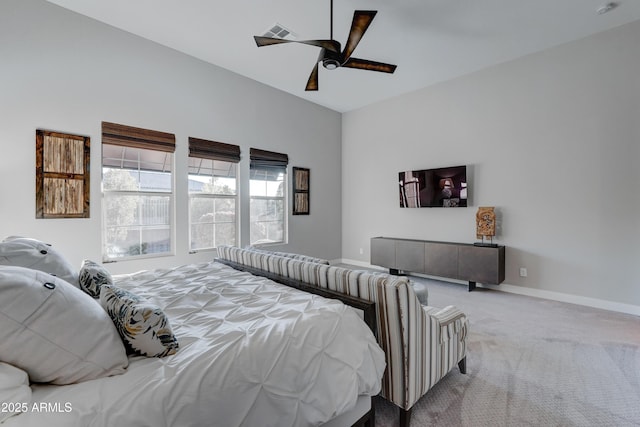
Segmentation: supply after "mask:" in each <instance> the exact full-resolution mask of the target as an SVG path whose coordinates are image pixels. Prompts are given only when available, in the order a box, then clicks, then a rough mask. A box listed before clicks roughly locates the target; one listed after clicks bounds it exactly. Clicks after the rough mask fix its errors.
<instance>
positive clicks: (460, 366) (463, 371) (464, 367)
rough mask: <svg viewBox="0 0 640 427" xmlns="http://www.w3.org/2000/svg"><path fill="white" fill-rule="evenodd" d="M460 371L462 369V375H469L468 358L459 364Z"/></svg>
mask: <svg viewBox="0 0 640 427" xmlns="http://www.w3.org/2000/svg"><path fill="white" fill-rule="evenodd" d="M458 369H460V373H461V374H466V373H467V356H465V357H463V358H462V360H460V361H459V362H458Z"/></svg>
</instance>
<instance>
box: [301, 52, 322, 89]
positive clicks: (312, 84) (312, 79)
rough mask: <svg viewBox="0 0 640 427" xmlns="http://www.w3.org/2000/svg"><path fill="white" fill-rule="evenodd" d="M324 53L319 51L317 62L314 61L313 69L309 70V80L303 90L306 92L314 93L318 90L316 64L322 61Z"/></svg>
mask: <svg viewBox="0 0 640 427" xmlns="http://www.w3.org/2000/svg"><path fill="white" fill-rule="evenodd" d="M325 54H326V52H325V50H324V49H322V50H321V51H320V55H318V60H317V61H316V65H315V67H313V70H311V75H310V76H309V80H308V81H307V86H306V87H305V88H304V90H306V91H316V90H318V64H319V63H320V61H322V60H323V59H324V56H325Z"/></svg>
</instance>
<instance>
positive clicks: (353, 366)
mask: <svg viewBox="0 0 640 427" xmlns="http://www.w3.org/2000/svg"><path fill="white" fill-rule="evenodd" d="M113 279H114V283H115V285H117V286H118V287H121V288H123V289H126V290H128V291H131V292H133V293H135V294H137V295H139V296H141V297H142V298H145V299H147V300H149V301H151V302H153V303H154V304H156V305H157V306H158V307H161V308H162V309H163V310H164V313H166V315H167V317H168V319H169V320H170V323H171V328H172V329H173V333H174V334H175V336H176V338H177V340H178V342H179V350H178V351H177V352H176V353H175V354H173V355H169V356H166V357H143V356H139V355H130V356H129V357H128V367H127V369H126V372H124V373H122V374H119V375H113V376H108V377H103V378H98V379H93V380H88V381H82V382H80V383H76V384H69V385H52V384H31V392H32V393H31V397H30V400H29V402H27V405H26V406H24V409H25V410H24V411H21V412H22V413H20V414H18V415H15V416H11V417H9V418H6V419H5V420H4V422H3V423H2V424H0V425H1V426H2V427H18V426H19V427H30V426H42V425H47V426H50V427H57V426H60V427H62V426H65V427H68V426H82V427H85V426H92V427H93V426H96V427H97V426H114V425H119V426H134V425H135V426H153V427H160V426H180V427H188V426H221V427H234V426H261V427H262V426H278V427H286V426H319V425H331V426H336V427H342V426H346V425H352V424H353V423H354V421H353V420H354V419H355V420H362V419H365V418H360V416H361V415H362V414H368V413H369V412H368V411H369V408H370V403H371V399H370V396H375V395H376V394H378V393H379V392H380V389H381V378H382V376H383V373H384V370H385V356H384V353H383V352H382V350H381V349H380V347H379V346H378V344H377V343H376V340H375V338H374V335H373V333H372V331H371V330H370V329H369V328H368V327H367V325H366V323H365V322H364V321H363V320H362V319H361V316H359V314H358V313H357V312H356V310H354V309H353V308H351V307H349V306H347V305H345V304H343V303H342V302H340V301H337V300H332V299H327V298H324V297H322V296H318V295H313V294H309V293H306V292H303V291H301V290H299V289H294V288H291V287H288V286H285V285H282V284H278V283H275V282H273V281H271V280H269V279H266V278H263V277H257V276H254V275H252V274H250V273H247V272H241V271H237V270H235V269H233V268H231V267H229V266H226V265H223V264H221V263H218V262H209V263H200V264H192V265H185V266H180V267H176V268H172V269H161V270H154V271H143V272H138V273H135V274H129V275H119V276H114V278H113ZM78 327H81V325H78ZM0 345H1V344H0ZM0 403H2V402H0ZM16 403H20V402H16ZM4 406H5V409H8V408H7V407H6V403H5V405H4ZM14 409H15V407H14ZM363 411H364V412H363ZM354 417H355V418H354ZM346 420H348V421H346Z"/></svg>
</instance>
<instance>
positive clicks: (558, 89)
mask: <svg viewBox="0 0 640 427" xmlns="http://www.w3.org/2000/svg"><path fill="white" fill-rule="evenodd" d="M639 40H640V22H638V21H637V22H635V23H631V24H627V25H625V26H622V27H619V28H616V29H613V30H610V31H607V32H604V33H600V34H598V35H595V36H592V37H589V38H586V39H582V40H579V41H576V42H572V43H569V44H565V45H562V46H559V47H557V48H554V49H550V50H547V51H544V52H541V53H537V54H533V55H529V56H526V57H524V58H521V59H518V60H515V61H512V62H508V63H504V64H501V65H498V66H495V67H492V68H489V69H486V70H483V71H480V72H476V73H474V74H471V75H468V76H465V77H462V78H458V79H455V80H452V81H449V82H446V83H443V84H439V85H436V86H433V87H430V88H426V89H423V90H420V91H417V92H413V93H410V94H407V95H403V96H400V97H397V98H394V99H391V100H388V101H384V102H381V103H378V104H375V105H372V106H369V107H365V108H362V109H360V110H356V111H352V112H349V113H345V114H344V115H343V135H342V144H343V152H342V156H343V157H342V164H343V181H342V183H343V186H342V188H343V194H342V196H343V199H342V200H343V204H342V212H343V223H342V229H343V234H342V256H343V259H346V260H353V261H356V262H363V263H366V262H368V261H369V239H370V238H371V237H374V236H391V237H406V238H417V239H430V240H445V241H459V242H473V241H475V240H476V239H475V212H476V210H477V207H478V206H496V207H497V210H498V212H499V214H500V216H501V223H500V227H501V229H500V232H499V235H498V242H499V243H501V244H504V245H506V246H507V256H506V257H507V268H506V281H505V283H506V284H507V286H503V288H508V287H509V286H508V285H512V286H511V289H515V290H516V291H517V290H518V289H517V288H520V290H522V293H526V290H527V289H529V290H536V291H538V292H537V295H543V296H545V295H554V296H559V295H565V296H569V298H565V299H566V300H569V301H571V300H574V301H576V302H585V301H586V302H591V303H592V302H594V301H593V299H597V300H601V301H605V302H606V301H608V302H611V303H612V304H609V305H607V304H604V306H605V307H613V308H620V309H622V311H625V310H626V311H629V312H634V311H635V312H636V313H640V245H639V242H640V189H639V188H638V185H639V184H640V172H639V170H640V77H639V76H640V43H638V41H639ZM458 164H467V165H469V166H470V172H471V173H470V178H469V181H470V184H469V185H470V191H471V194H472V202H473V204H472V207H470V208H461V209H452V210H449V209H400V208H399V207H398V172H400V171H404V170H411V169H425V168H432V167H443V166H454V165H458ZM361 250H362V253H361ZM520 267H526V268H527V269H528V277H526V278H521V277H520V276H519V268H520ZM572 296H573V297H575V298H573V297H572ZM596 305H597V304H596Z"/></svg>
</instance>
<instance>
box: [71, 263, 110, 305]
mask: <svg viewBox="0 0 640 427" xmlns="http://www.w3.org/2000/svg"><path fill="white" fill-rule="evenodd" d="M78 282H79V284H80V289H82V290H83V291H85V292H86V293H87V294H89V295H90V296H91V297H93V298H100V287H102V285H113V278H112V277H111V274H110V273H109V272H108V271H107V269H106V268H104V267H103V266H102V265H100V264H98V263H96V262H93V261H90V260H88V259H85V260H84V261H83V262H82V267H80V274H79V277H78Z"/></svg>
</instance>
